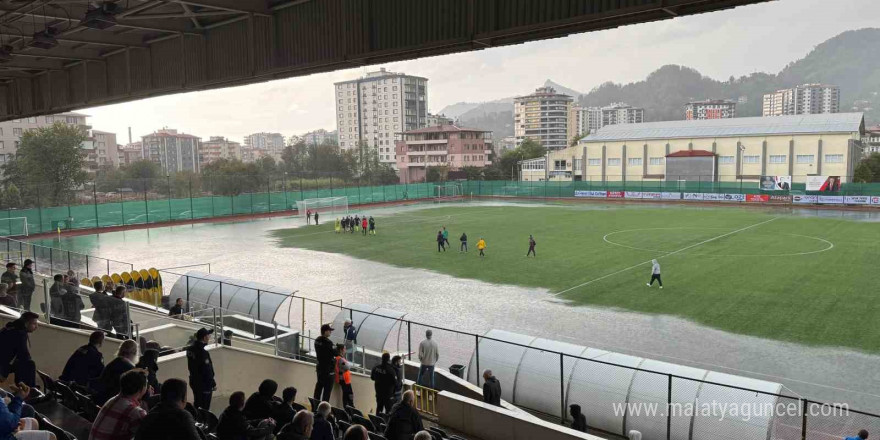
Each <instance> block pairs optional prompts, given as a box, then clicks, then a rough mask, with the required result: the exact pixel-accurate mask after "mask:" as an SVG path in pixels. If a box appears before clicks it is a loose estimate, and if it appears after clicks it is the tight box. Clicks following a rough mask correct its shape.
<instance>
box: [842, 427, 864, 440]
mask: <svg viewBox="0 0 880 440" xmlns="http://www.w3.org/2000/svg"><path fill="white" fill-rule="evenodd" d="M846 440H868V431H867V430H866V429H863V430H861V431H859V435H858V436H856V437H847V438H846Z"/></svg>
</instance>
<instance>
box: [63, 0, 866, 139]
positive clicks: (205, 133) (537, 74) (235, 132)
mask: <svg viewBox="0 0 880 440" xmlns="http://www.w3.org/2000/svg"><path fill="white" fill-rule="evenodd" d="M878 17H880V0H831V1H829V0H778V1H774V2H769V3H762V4H759V5H753V6H745V7H740V8H736V9H733V10H728V11H722V12H715V13H709V14H701V15H695V16H689V17H683V18H676V19H673V20H665V21H660V22H656V23H648V24H639V25H632V26H627V27H623V28H618V29H612V30H607V31H601V32H592V33H585V34H578V35H573V36H569V37H565V38H558V39H553V40H546V41H539V42H533V43H526V44H520V45H516V46H505V47H500V48H493V49H487V50H482V51H477V52H467V53H461V54H455V55H445V56H440V57H432V58H423V59H419V60H414V61H405V62H399V63H389V64H383V65H379V66H370V67H366V68H357V69H348V70H340V71H336V72H332V73H325V74H316V75H311V76H306V77H299V78H291V79H285V80H277V81H272V82H267V83H262V84H255V85H248V86H242V87H231V88H225V89H218V90H211V91H203V92H193V93H185V94H178V95H171V96H164V97H158V98H150V99H144V100H140V101H135V102H129V103H125V104H116V105H110V106H104V107H94V108H86V109H81V110H79V111H81V112H83V113H86V114H88V115H91V116H92V117H91V119H90V122H91V125H92V126H93V127H94V128H95V129H98V130H103V131H110V132H115V133H117V136H118V138H117V140H118V142H119V143H120V144H125V143H127V142H128V134H127V131H128V127H131V128H132V133H133V136H134V138H135V140H138V139H139V137H140V136H141V135H143V134H146V133H149V132H152V131H154V130H156V129H158V128H162V127H166V126H167V127H169V128H176V129H178V130H180V131H183V132H186V133H190V134H194V135H197V136H200V137H202V138H204V139H207V138H208V137H209V136H226V137H228V138H230V139H233V140H237V141H241V140H242V138H243V137H244V136H245V135H247V134H250V133H255V132H260V131H268V132H279V133H282V134H284V135H285V136H290V135H293V134H302V133H305V132H307V131H310V130H314V129H318V128H325V129H328V130H335V129H336V123H335V120H334V104H333V83H334V82H337V81H341V80H350V79H354V78H357V77H358V76H361V75H363V74H364V73H365V72H366V71H368V70H375V69H377V68H378V67H386V68H387V69H388V70H391V71H394V72H403V73H407V74H411V75H418V76H423V77H425V78H428V80H429V81H428V109H429V111H431V112H437V111H439V110H441V109H442V108H443V107H444V106H446V105H448V104H454V103H456V102H461V101H466V102H481V101H491V100H495V99H500V98H505V97H510V96H515V95H517V94H525V93H527V92H530V91H532V90H533V89H534V88H536V87H538V86H540V85H541V84H543V82H544V81H545V80H547V79H552V80H553V81H555V82H557V83H559V84H562V85H564V86H566V87H570V88H573V89H575V90H578V91H581V92H585V91H589V90H590V89H592V88H593V87H596V86H597V85H599V84H601V83H603V82H606V81H614V82H624V83H626V82H632V81H638V80H641V79H643V78H645V76H647V74H649V73H650V72H651V71H653V70H655V69H657V68H658V67H660V66H662V65H664V64H680V65H685V66H689V67H693V68H696V69H697V70H699V71H700V72H701V73H702V74H703V75H708V76H710V77H713V78H716V79H727V78H728V77H730V76H731V75H734V76H741V75H746V74H749V73H752V72H755V71H761V72H771V73H776V72H778V71H779V70H781V69H782V68H783V67H784V66H785V65H786V64H788V63H789V62H791V61H794V60H796V59H799V58H802V57H804V56H805V55H806V54H807V53H808V52H809V51H810V50H811V49H812V48H813V47H815V46H816V45H817V44H819V43H821V42H823V41H825V40H827V39H828V38H831V37H833V36H835V35H837V34H840V33H841V32H843V31H846V30H850V29H860V28H864V27H877V26H878V21H877V19H878Z"/></svg>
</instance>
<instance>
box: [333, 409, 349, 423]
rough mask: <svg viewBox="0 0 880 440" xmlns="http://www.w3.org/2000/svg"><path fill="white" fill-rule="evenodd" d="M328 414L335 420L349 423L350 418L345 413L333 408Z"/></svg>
mask: <svg viewBox="0 0 880 440" xmlns="http://www.w3.org/2000/svg"><path fill="white" fill-rule="evenodd" d="M330 412H332V413H333V417H334V418H336V420H341V421H343V422H349V423H351V416H349V415H348V413H347V412H345V411H343V410H341V409H339V408H336V407H335V406H334V407H331V408H330Z"/></svg>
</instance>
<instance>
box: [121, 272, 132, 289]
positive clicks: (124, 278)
mask: <svg viewBox="0 0 880 440" xmlns="http://www.w3.org/2000/svg"><path fill="white" fill-rule="evenodd" d="M119 276H120V278H122V283H123V284H125V285H126V286H131V285H132V284H131V274H130V273H128V272H122V273H121V274H120V275H119Z"/></svg>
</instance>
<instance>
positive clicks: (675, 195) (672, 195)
mask: <svg viewBox="0 0 880 440" xmlns="http://www.w3.org/2000/svg"><path fill="white" fill-rule="evenodd" d="M660 197H661V198H662V199H663V200H681V193H679V192H664V193H660ZM877 203H878V204H880V200H878V201H877Z"/></svg>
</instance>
